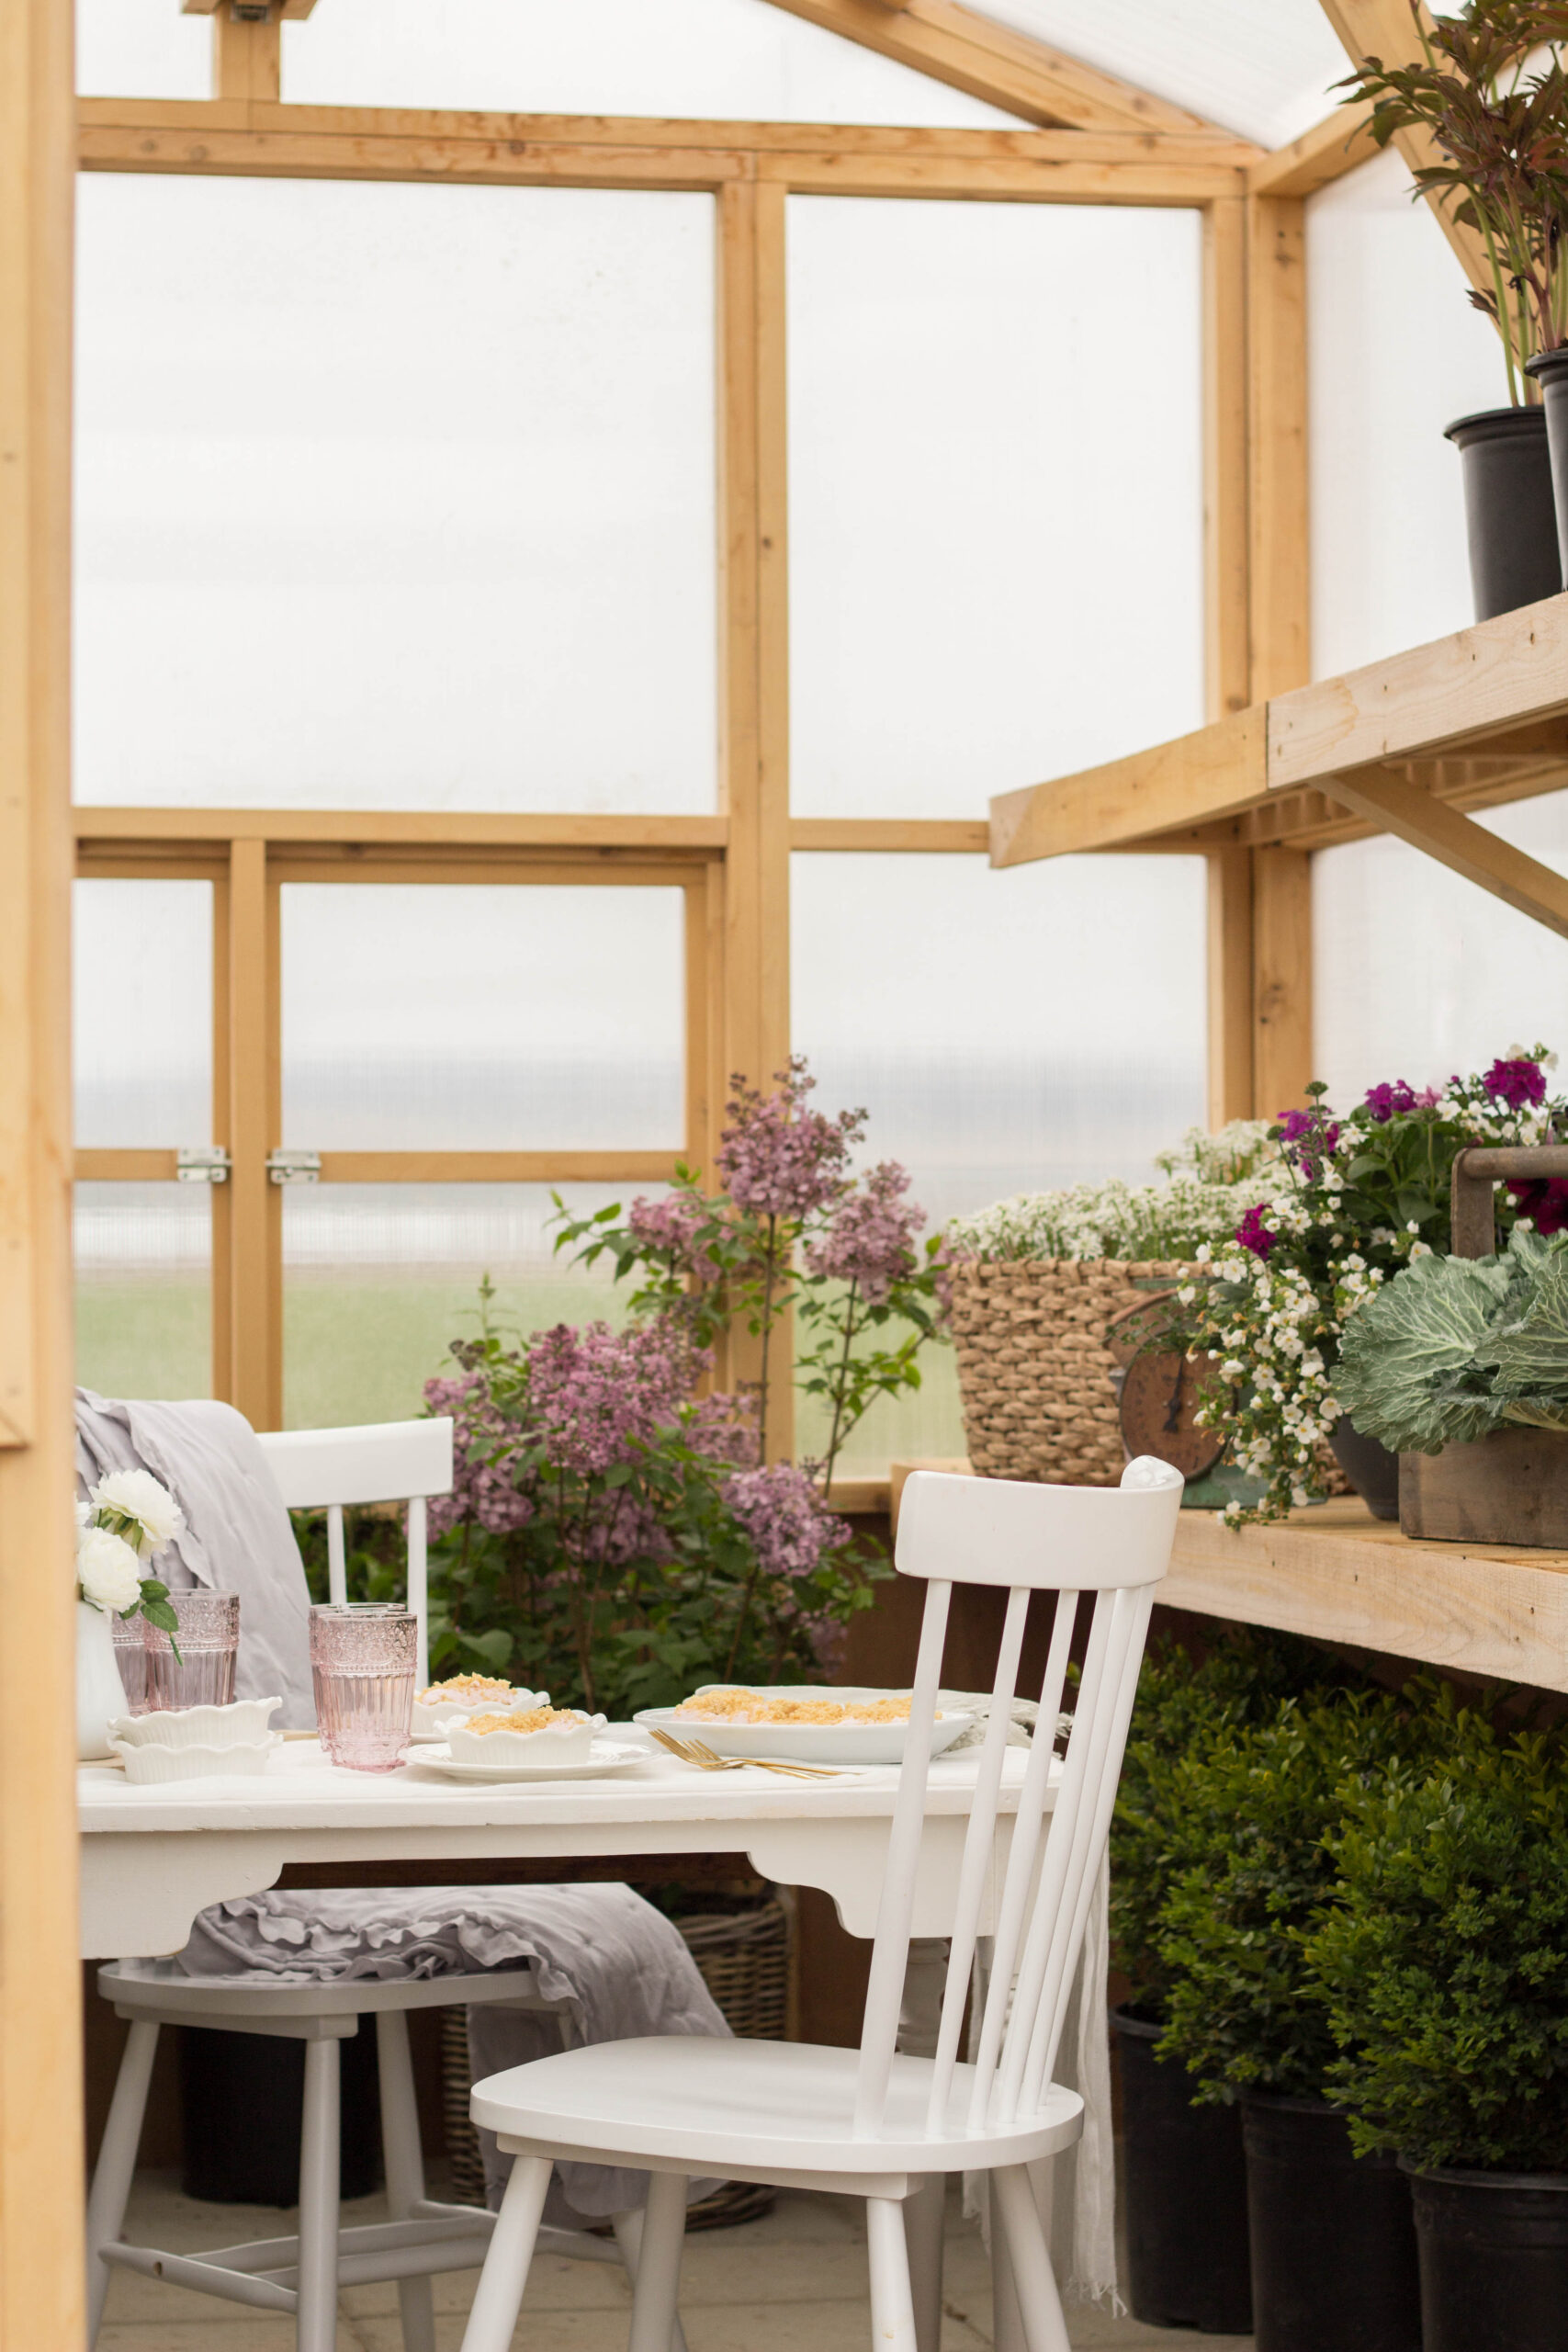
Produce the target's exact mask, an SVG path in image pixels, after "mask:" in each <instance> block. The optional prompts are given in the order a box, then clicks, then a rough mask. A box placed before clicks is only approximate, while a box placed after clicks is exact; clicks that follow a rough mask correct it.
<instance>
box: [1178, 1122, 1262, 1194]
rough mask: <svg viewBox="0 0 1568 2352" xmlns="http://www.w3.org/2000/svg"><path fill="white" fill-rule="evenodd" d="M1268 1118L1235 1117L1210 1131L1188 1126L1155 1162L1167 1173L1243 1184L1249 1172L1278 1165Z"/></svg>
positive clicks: (1219, 1182)
mask: <svg viewBox="0 0 1568 2352" xmlns="http://www.w3.org/2000/svg"><path fill="white" fill-rule="evenodd" d="M1272 1124H1273V1123H1272V1121H1271V1120H1269V1119H1232V1120H1230V1121H1228V1122H1227V1124H1226V1125H1224V1126H1223V1127H1221V1128H1219V1129H1218V1130H1217V1131H1216V1132H1215V1133H1214V1134H1213V1135H1210V1134H1209V1132H1208V1130H1207V1129H1206V1128H1204V1127H1189V1128H1188V1130H1187V1133H1186V1134H1185V1135H1184V1136H1182V1138H1181V1141H1180V1142H1179V1144H1176V1145H1173V1147H1172V1148H1171V1149H1170V1150H1169V1151H1156V1154H1155V1166H1156V1168H1158V1169H1160V1170H1163V1172H1164V1173H1165V1174H1166V1175H1167V1176H1195V1177H1196V1178H1197V1179H1198V1182H1200V1183H1201V1184H1240V1183H1242V1182H1245V1181H1246V1179H1247V1177H1248V1176H1258V1175H1261V1174H1262V1173H1263V1172H1264V1170H1266V1169H1275V1170H1277V1169H1278V1167H1279V1150H1278V1147H1277V1146H1276V1145H1274V1144H1272V1143H1270V1142H1269V1127H1270V1126H1271V1125H1272Z"/></svg>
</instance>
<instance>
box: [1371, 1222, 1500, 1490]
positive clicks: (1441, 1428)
mask: <svg viewBox="0 0 1568 2352" xmlns="http://www.w3.org/2000/svg"><path fill="white" fill-rule="evenodd" d="M1510 1275H1511V1269H1510V1268H1509V1267H1508V1265H1507V1264H1506V1262H1504V1261H1501V1260H1499V1259H1496V1258H1437V1257H1433V1258H1418V1259H1416V1261H1415V1263H1414V1264H1413V1265H1410V1266H1406V1267H1405V1268H1404V1271H1403V1272H1401V1273H1398V1274H1396V1275H1395V1276H1394V1278H1393V1281H1392V1282H1391V1283H1384V1285H1383V1287H1382V1289H1381V1290H1379V1291H1375V1292H1374V1293H1373V1294H1372V1295H1371V1298H1370V1299H1368V1301H1367V1302H1366V1304H1365V1306H1362V1307H1360V1308H1359V1309H1358V1311H1357V1312H1356V1314H1354V1315H1353V1316H1352V1317H1350V1320H1349V1321H1348V1324H1347V1325H1346V1327H1345V1333H1344V1338H1343V1340H1341V1343H1340V1353H1339V1362H1338V1364H1337V1366H1336V1368H1335V1374H1334V1394H1335V1396H1336V1397H1337V1399H1338V1402H1339V1404H1340V1406H1341V1408H1343V1409H1344V1410H1345V1411H1346V1412H1348V1414H1350V1416H1351V1417H1352V1419H1354V1421H1355V1424H1356V1427H1357V1429H1358V1430H1360V1432H1361V1434H1362V1435H1363V1436H1364V1437H1373V1438H1376V1439H1378V1441H1379V1442H1381V1443H1382V1444H1383V1445H1386V1446H1388V1447H1389V1448H1390V1449H1391V1451H1393V1453H1406V1452H1408V1453H1438V1452H1439V1451H1440V1450H1441V1448H1442V1447H1443V1446H1444V1445H1445V1444H1446V1443H1447V1442H1448V1441H1449V1440H1450V1438H1451V1437H1455V1436H1457V1435H1458V1430H1457V1428H1456V1426H1455V1424H1456V1422H1457V1421H1458V1420H1459V1419H1461V1418H1462V1408H1461V1407H1460V1406H1459V1405H1458V1403H1457V1402H1456V1401H1455V1400H1454V1399H1453V1398H1452V1397H1450V1398H1449V1400H1448V1401H1447V1402H1446V1404H1445V1401H1444V1400H1443V1399H1442V1398H1440V1397H1438V1396H1437V1395H1435V1393H1434V1389H1435V1384H1436V1383H1437V1381H1438V1378H1439V1376H1440V1375H1441V1374H1444V1373H1454V1372H1459V1371H1461V1369H1463V1368H1464V1367H1466V1366H1469V1365H1472V1364H1473V1363H1475V1359H1476V1351H1477V1349H1478V1348H1479V1347H1480V1346H1481V1345H1482V1343H1483V1341H1484V1340H1485V1338H1486V1336H1487V1334H1488V1332H1489V1331H1490V1329H1491V1328H1492V1326H1493V1324H1494V1323H1495V1321H1496V1320H1497V1319H1498V1317H1499V1315H1500V1313H1501V1310H1502V1309H1503V1307H1504V1306H1505V1305H1506V1301H1507V1297H1508V1293H1509V1289H1510Z"/></svg>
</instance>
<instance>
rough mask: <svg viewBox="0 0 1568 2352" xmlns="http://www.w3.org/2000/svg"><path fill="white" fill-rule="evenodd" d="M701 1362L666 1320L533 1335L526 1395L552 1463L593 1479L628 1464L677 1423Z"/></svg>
mask: <svg viewBox="0 0 1568 2352" xmlns="http://www.w3.org/2000/svg"><path fill="white" fill-rule="evenodd" d="M704 1363H705V1358H704V1357H703V1356H702V1355H701V1353H700V1352H699V1351H698V1350H696V1349H694V1347H693V1346H692V1345H691V1343H690V1341H689V1340H686V1338H685V1337H684V1336H683V1334H682V1333H681V1332H680V1331H678V1330H676V1329H674V1328H673V1327H672V1326H671V1324H669V1323H668V1322H660V1323H650V1324H646V1325H644V1326H643V1327H642V1328H640V1329H633V1330H628V1331H612V1330H611V1329H610V1327H609V1325H608V1324H607V1323H585V1324H583V1325H582V1326H581V1329H574V1328H573V1326H572V1325H571V1324H570V1323H558V1324H557V1325H556V1326H555V1328H554V1329H552V1330H548V1331H537V1332H536V1333H535V1334H534V1337H533V1339H532V1340H531V1341H530V1343H529V1349H528V1397H529V1403H530V1405H531V1407H532V1409H533V1419H534V1421H535V1423H536V1427H537V1430H538V1433H539V1436H540V1439H541V1441H542V1442H543V1444H544V1448H545V1452H546V1454H547V1458H548V1460H549V1462H550V1464H551V1465H552V1466H553V1467H554V1468H556V1469H558V1470H572V1471H575V1472H576V1473H577V1475H578V1476H579V1477H582V1478H597V1477H602V1476H604V1473H605V1472H606V1471H607V1470H609V1469H611V1468H612V1467H614V1465H615V1464H616V1463H620V1462H630V1461H633V1460H634V1459H635V1458H636V1455H637V1449H638V1448H639V1447H640V1446H642V1445H644V1444H646V1443H647V1442H648V1441H649V1439H650V1438H651V1437H652V1436H653V1435H654V1433H655V1432H656V1430H660V1429H668V1428H671V1427H672V1426H673V1425H674V1424H675V1423H676V1422H677V1421H678V1419H679V1418H680V1408H681V1407H682V1404H683V1403H684V1402H685V1400H686V1398H687V1397H689V1396H690V1394H691V1392H692V1388H693V1386H694V1383H695V1380H696V1376H697V1374H698V1373H699V1372H700V1371H701V1370H702V1368H703V1365H704Z"/></svg>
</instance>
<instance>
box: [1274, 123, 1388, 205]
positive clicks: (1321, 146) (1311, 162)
mask: <svg viewBox="0 0 1568 2352" xmlns="http://www.w3.org/2000/svg"><path fill="white" fill-rule="evenodd" d="M1371 119H1372V109H1371V100H1370V99H1369V100H1367V101H1366V102H1365V103H1363V104H1359V105H1357V106H1349V107H1340V108H1339V109H1338V111H1337V113H1335V114H1331V115H1330V116H1328V118H1327V119H1326V120H1325V121H1323V122H1319V123H1316V124H1314V127H1313V128H1312V130H1303V133H1302V135H1301V137H1300V138H1299V139H1292V141H1290V143H1289V144H1288V145H1287V146H1284V147H1276V148H1275V150H1274V152H1273V153H1272V154H1269V155H1265V156H1263V157H1262V158H1261V160H1260V161H1259V162H1258V163H1256V164H1248V165H1247V194H1248V196H1315V195H1316V193H1317V191H1318V189H1319V188H1320V187H1327V186H1328V184H1329V182H1330V181H1331V180H1337V179H1342V178H1343V177H1344V175H1345V174H1346V173H1347V172H1353V171H1355V170H1356V169H1357V167H1358V165H1359V164H1370V163H1371V160H1372V158H1373V156H1374V155H1376V153H1377V152H1378V150H1377V145H1376V142H1375V141H1374V140H1373V138H1372V134H1371Z"/></svg>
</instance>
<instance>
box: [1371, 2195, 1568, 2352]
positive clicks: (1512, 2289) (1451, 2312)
mask: <svg viewBox="0 0 1568 2352" xmlns="http://www.w3.org/2000/svg"><path fill="white" fill-rule="evenodd" d="M1400 2161H1401V2163H1402V2164H1403V2163H1404V2158H1403V2157H1402V2158H1401V2159H1400ZM1407 2169H1408V2170H1409V2173H1410V2186H1411V2188H1412V2190H1413V2192H1414V2195H1415V2202H1416V2243H1417V2245H1419V2247H1420V2255H1421V2324H1422V2328H1423V2331H1424V2341H1425V2344H1426V2352H1562V2346H1563V2345H1564V2344H1565V2343H1568V2176H1565V2175H1563V2174H1561V2173H1508V2172H1447V2171H1442V2172H1418V2171H1416V2168H1415V2167H1414V2165H1411V2166H1409V2167H1407Z"/></svg>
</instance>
